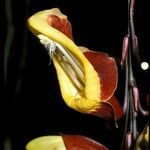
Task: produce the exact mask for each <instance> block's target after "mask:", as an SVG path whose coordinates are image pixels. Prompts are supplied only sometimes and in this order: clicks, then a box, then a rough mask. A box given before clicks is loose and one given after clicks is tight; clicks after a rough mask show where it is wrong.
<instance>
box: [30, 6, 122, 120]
mask: <svg viewBox="0 0 150 150" xmlns="http://www.w3.org/2000/svg"><path fill="white" fill-rule="evenodd" d="M28 27H29V28H30V30H31V31H32V32H33V33H34V34H35V36H37V37H38V38H39V39H40V41H41V43H42V44H43V45H44V46H45V47H46V49H48V50H49V53H50V56H51V59H52V60H53V63H54V66H55V68H56V72H57V76H58V81H59V85H60V90H61V94H62V97H63V99H64V101H65V103H66V104H67V105H68V106H69V107H71V108H73V109H75V110H77V111H79V112H81V113H87V114H93V115H97V116H100V117H103V118H105V119H115V120H116V119H119V118H120V117H122V115H123V111H122V107H121V106H120V104H119V103H118V101H117V100H116V97H115V96H114V92H115V90H116V87H117V82H118V73H117V66H116V63H115V60H114V59H113V58H112V57H109V56H108V55H107V54H106V53H103V52H94V51H91V50H88V48H85V47H79V46H77V45H76V44H75V43H74V41H73V36H72V27H71V24H70V22H69V21H68V19H67V16H65V15H63V14H62V13H61V12H60V10H59V9H58V8H53V9H50V10H44V11H40V12H38V13H36V14H34V15H33V16H31V17H30V18H29V19H28Z"/></svg>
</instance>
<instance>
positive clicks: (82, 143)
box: [26, 135, 108, 150]
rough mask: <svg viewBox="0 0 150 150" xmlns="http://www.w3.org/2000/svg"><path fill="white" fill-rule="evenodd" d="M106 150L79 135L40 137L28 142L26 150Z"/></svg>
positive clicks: (93, 141)
mask: <svg viewBox="0 0 150 150" xmlns="http://www.w3.org/2000/svg"><path fill="white" fill-rule="evenodd" d="M76 149H78V150H86V149H96V150H108V149H107V148H106V147H105V146H103V145H102V144H100V143H98V142H96V141H95V140H93V139H90V138H88V137H85V136H81V135H62V136H56V135H55V136H42V137H38V138H35V139H33V140H31V141H29V142H28V143H27V145H26V150H76Z"/></svg>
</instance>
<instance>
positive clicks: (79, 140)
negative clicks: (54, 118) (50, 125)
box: [62, 135, 108, 150]
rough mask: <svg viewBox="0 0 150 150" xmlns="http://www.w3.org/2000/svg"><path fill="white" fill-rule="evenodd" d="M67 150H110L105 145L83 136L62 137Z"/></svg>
mask: <svg viewBox="0 0 150 150" xmlns="http://www.w3.org/2000/svg"><path fill="white" fill-rule="evenodd" d="M62 138H63V141H64V144H65V147H66V150H108V148H106V147H105V146H104V145H102V144H100V143H98V142H96V141H94V140H92V139H90V138H87V137H85V136H81V135H62Z"/></svg>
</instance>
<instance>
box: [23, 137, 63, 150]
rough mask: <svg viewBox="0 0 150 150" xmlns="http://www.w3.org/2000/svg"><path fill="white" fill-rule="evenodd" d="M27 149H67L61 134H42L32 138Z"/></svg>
mask: <svg viewBox="0 0 150 150" xmlns="http://www.w3.org/2000/svg"><path fill="white" fill-rule="evenodd" d="M26 150H66V148H65V145H64V142H63V139H62V137H61V136H42V137H38V138H36V139H34V140H31V141H30V142H29V143H28V144H27V145H26Z"/></svg>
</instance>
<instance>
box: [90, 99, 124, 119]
mask: <svg viewBox="0 0 150 150" xmlns="http://www.w3.org/2000/svg"><path fill="white" fill-rule="evenodd" d="M91 114H93V115H96V116H99V117H102V118H105V119H106V120H113V119H114V118H115V119H116V120H118V119H120V118H121V117H122V116H123V115H124V114H123V110H122V107H121V105H120V104H119V103H118V101H117V99H116V97H115V96H112V97H111V98H110V99H109V100H108V101H107V103H106V102H101V103H100V106H99V108H97V109H96V110H95V111H94V112H92V113H91Z"/></svg>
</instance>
